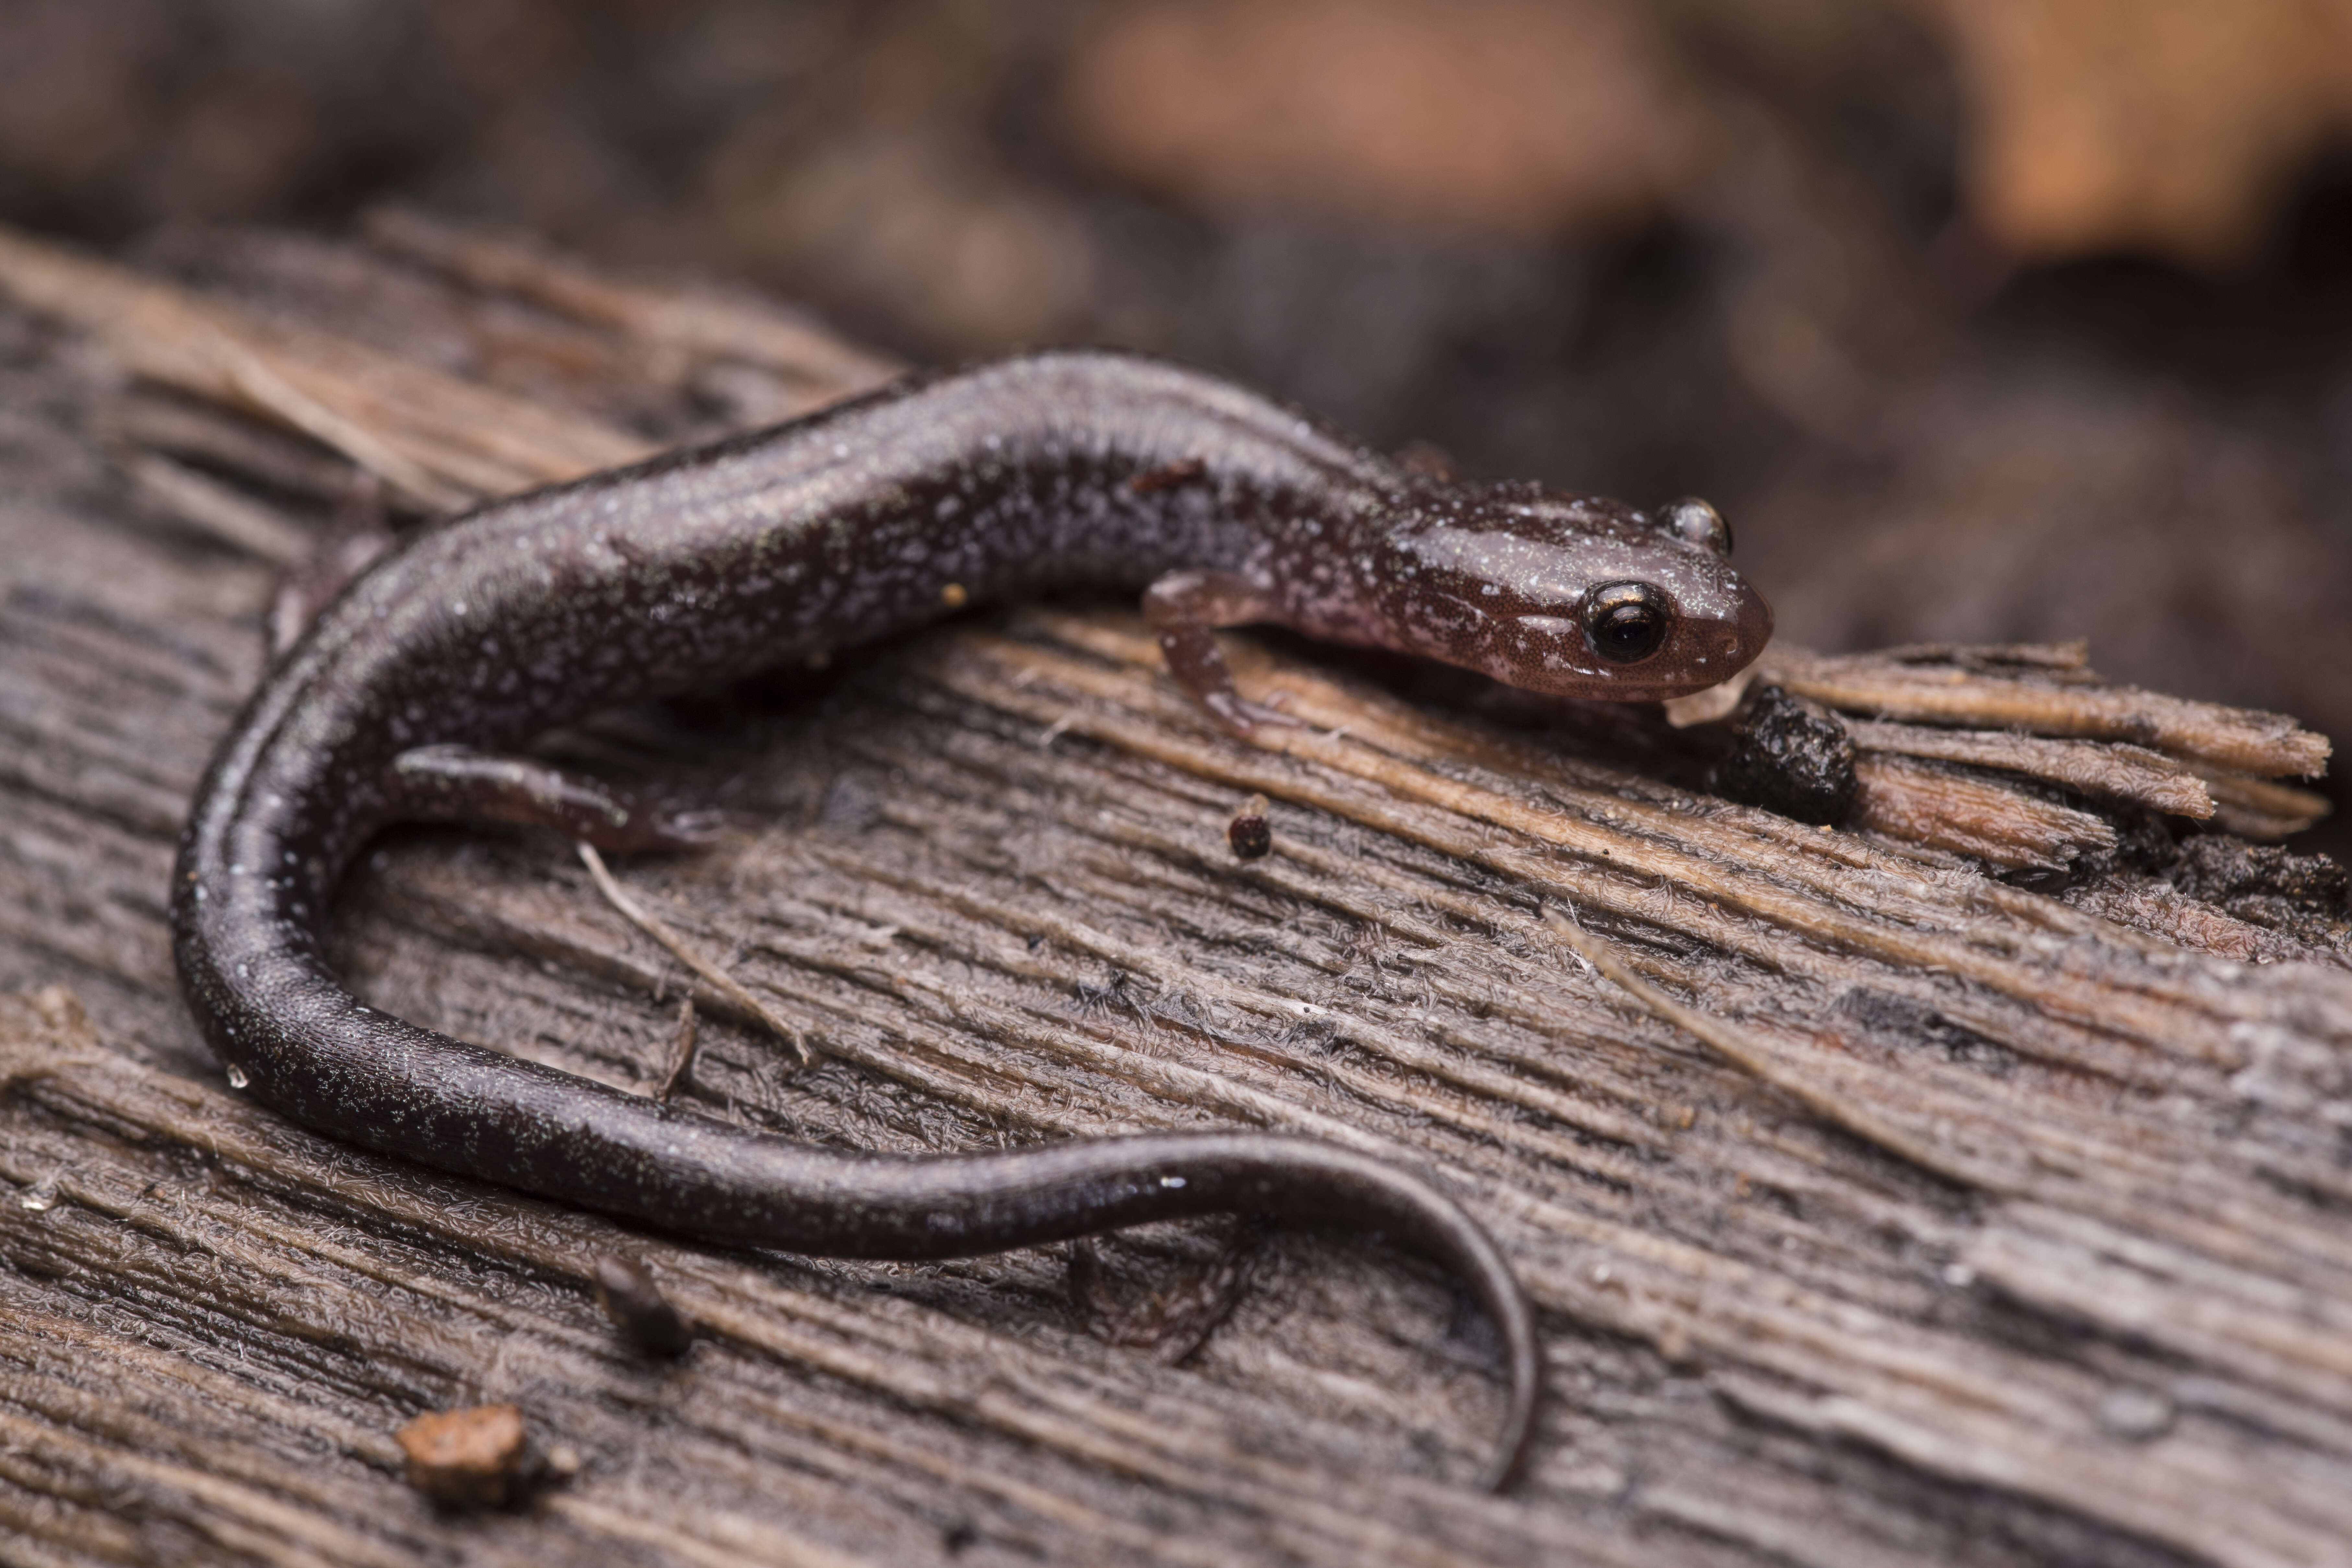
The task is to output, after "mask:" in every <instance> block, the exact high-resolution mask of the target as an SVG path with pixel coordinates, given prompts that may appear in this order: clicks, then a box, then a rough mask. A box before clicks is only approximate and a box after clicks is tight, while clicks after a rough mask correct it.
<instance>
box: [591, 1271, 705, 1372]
mask: <svg viewBox="0 0 2352 1568" xmlns="http://www.w3.org/2000/svg"><path fill="white" fill-rule="evenodd" d="M591 1278H593V1279H594V1280H595V1282H596V1305H598V1306H599V1307H602V1308H603V1309H604V1315H605V1316H606V1317H608V1318H610V1319H612V1320H613V1321H614V1323H615V1324H616V1325H618V1326H619V1328H620V1330H621V1331H622V1332H623V1333H625V1334H626V1335H627V1336H628V1337H629V1340H630V1342H632V1343H633V1344H635V1346H636V1347H637V1348H638V1349H639V1350H641V1351H644V1352H646V1354H648V1355H658V1356H682V1355H684V1354H685V1353H686V1352H688V1351H689V1350H691V1349H693V1348H694V1331H693V1330H692V1329H691V1328H689V1327H688V1324H687V1321H686V1320H685V1318H683V1317H681V1316H680V1315H679V1314H678V1310H677V1308H676V1307H673V1306H672V1305H670V1301H669V1298H668V1297H667V1296H665V1295H663V1294H662V1289H661V1285H660V1282H659V1281H657V1280H656V1279H654V1276H653V1270H651V1269H649V1268H646V1266H645V1265H644V1264H643V1263H640V1262H638V1261H637V1260H636V1259H635V1258H632V1257H630V1256H629V1255H628V1254H627V1253H625V1252H600V1253H598V1254H597V1255H596V1261H595V1264H594V1266H593V1268H592V1269H591Z"/></svg>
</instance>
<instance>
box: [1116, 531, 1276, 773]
mask: <svg viewBox="0 0 2352 1568" xmlns="http://www.w3.org/2000/svg"><path fill="white" fill-rule="evenodd" d="M1143 619H1144V622H1145V624H1146V625H1148V626H1150V627H1151V629H1152V630H1153V631H1154V632H1156V633H1158V634H1159V637H1160V652H1161V653H1162V654H1164V655H1166V656H1167V659H1168V673H1169V674H1171V675H1172V676H1174V677H1175V678H1176V684H1177V685H1179V686H1181V687H1182V688H1183V689H1185V691H1186V692H1188V693H1189V694H1190V695H1191V696H1192V700H1193V701H1195V702H1198V703H1199V704H1200V705H1201V706H1202V707H1203V708H1205V709H1207V710H1209V715H1210V717H1212V718H1213V719H1214V720H1216V721H1217V722H1218V723H1220V724H1222V725H1223V726H1224V727H1225V728H1226V729H1227V730H1229V731H1232V732H1233V733H1234V734H1235V735H1238V736H1240V737H1241V738H1242V739H1244V740H1247V739H1249V737H1250V736H1251V735H1252V734H1253V733H1255V731H1256V729H1257V727H1258V726H1259V725H1260V724H1282V725H1290V726H1293V727H1296V726H1297V725H1298V724H1299V722H1300V721H1298V720H1297V719H1294V718H1292V717H1291V716H1290V715H1289V714H1287V713H1285V712H1283V711H1282V710H1280V709H1278V708H1269V707H1267V706H1266V705H1265V704H1264V703H1261V702H1251V701H1249V700H1245V699H1244V697H1243V696H1242V694H1241V693H1240V692H1239V691H1237V690H1235V689H1234V676H1233V671H1232V670H1230V669H1228V668H1225V656H1224V655H1223V654H1222V653H1220V652H1218V651H1217V638H1216V628H1218V627H1219V626H1249V625H1251V624H1253V623H1255V622H1259V621H1278V620H1280V619H1282V607H1281V605H1279V604H1277V603H1276V600H1275V597H1274V595H1273V594H1271V593H1270V592H1268V591H1267V590H1266V589H1265V588H1264V587H1262V586H1260V585H1259V584H1256V583H1254V582H1252V581H1251V580H1250V579H1249V578H1247V577H1244V576H1243V575H1242V574H1239V573H1237V572H1171V573H1169V574H1167V575H1166V576H1164V577H1162V578H1160V580H1159V581H1158V582H1156V583H1154V584H1151V586H1150V587H1149V588H1147V589H1145V590H1144V593H1143Z"/></svg>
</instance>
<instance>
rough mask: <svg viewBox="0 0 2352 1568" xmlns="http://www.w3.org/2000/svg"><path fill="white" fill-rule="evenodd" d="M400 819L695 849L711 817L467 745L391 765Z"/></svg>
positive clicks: (711, 832) (609, 845) (621, 847)
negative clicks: (492, 825)
mask: <svg viewBox="0 0 2352 1568" xmlns="http://www.w3.org/2000/svg"><path fill="white" fill-rule="evenodd" d="M392 771H393V776H394V780H395V781H396V784H397V787H398V792H399V796H400V808H401V815H402V816H406V817H408V818H409V819H411V820H413V821H418V822H461V823H469V824H481V823H492V822H498V823H508V824H512V825H517V826H525V827H551V828H553V829H555V830H556V831H557V832H559V833H562V834H564V835H567V836H568V837H572V838H578V839H583V840H585V841H586V842H588V843H589V844H592V845H593V846H595V847H597V848H599V849H608V850H612V851H614V852H615V853H621V852H625V851H629V850H638V849H700V848H705V847H709V845H710V844H712V843H714V842H715V841H716V840H717V839H718V837H719V818H718V817H717V816H715V815H713V814H705V813H694V812H674V811H664V810H661V809H659V808H656V806H654V805H651V804H650V803H648V802H646V801H645V800H643V799H641V798H640V797H638V796H637V795H634V794H632V793H631V792H629V791H627V790H624V789H619V788H616V787H614V785H612V784H605V783H604V781H602V780H601V779H593V778H588V777H585V776H583V775H582V774H579V773H566V772H565V771H564V770H563V769H562V768H558V767H554V766H552V765H551V764H549V763H542V762H537V761H534V760H532V759H530V758H529V757H508V756H496V755H492V754H490V753H488V752H478V751H475V750H474V749H473V748H471V747H469V746H452V745H443V746H418V747H416V748H415V750H413V751H406V752H401V753H400V755H399V756H397V757H395V758H394V759H393V764H392Z"/></svg>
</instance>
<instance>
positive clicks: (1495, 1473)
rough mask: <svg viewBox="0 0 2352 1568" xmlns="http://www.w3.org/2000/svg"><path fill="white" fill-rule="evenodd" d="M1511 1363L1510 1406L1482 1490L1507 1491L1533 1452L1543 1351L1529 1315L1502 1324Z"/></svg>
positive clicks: (1481, 1479) (1482, 1477) (1522, 1473)
mask: <svg viewBox="0 0 2352 1568" xmlns="http://www.w3.org/2000/svg"><path fill="white" fill-rule="evenodd" d="M1503 1327H1504V1338H1505V1341H1506V1344H1507V1352H1508V1356H1509V1360H1510V1363H1511V1394H1510V1403H1509V1405H1507V1406H1506V1407H1505V1409H1504V1412H1503V1429H1502V1431H1501V1432H1500V1433H1499V1434H1498V1435H1497V1436H1496V1440H1495V1454H1494V1458H1491V1459H1489V1460H1487V1461H1486V1469H1485V1470H1484V1471H1482V1472H1481V1473H1480V1474H1479V1477H1478V1487H1479V1489H1480V1490H1482V1491H1489V1492H1502V1491H1508V1490H1509V1489H1511V1488H1512V1487H1513V1486H1514V1485H1516V1484H1517V1482H1518V1481H1519V1480H1520V1479H1522V1478H1523V1477H1524V1476H1525V1475H1526V1473H1527V1468H1528V1459H1529V1458H1531V1457H1532V1456H1533V1455H1534V1453H1535V1446H1536V1414H1537V1410H1538V1405H1540V1403H1541V1399H1542V1394H1543V1349H1542V1347H1541V1345H1540V1344H1539V1343H1538V1342H1537V1340H1536V1335H1535V1324H1534V1322H1533V1321H1531V1315H1528V1316H1527V1317H1521V1318H1520V1320H1519V1321H1515V1322H1509V1323H1506V1324H1504V1325H1503Z"/></svg>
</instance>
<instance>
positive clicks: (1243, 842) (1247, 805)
mask: <svg viewBox="0 0 2352 1568" xmlns="http://www.w3.org/2000/svg"><path fill="white" fill-rule="evenodd" d="M1273 809H1274V803H1273V802H1271V801H1269V800H1267V799H1266V798H1265V796H1264V795H1252V796H1250V797H1249V799H1247V800H1245V801H1244V802H1242V808H1241V809H1240V810H1239V811H1237V812H1235V813H1234V819H1233V820H1232V821H1231V822H1229V823H1227V824H1225V842H1226V843H1228V844H1230V845H1232V846H1233V847H1234V856H1235V858H1239V859H1243V860H1257V859H1262V858H1265V856H1266V855H1267V854H1268V853H1270V852H1271V851H1272V850H1273V848H1274V826H1273V825H1272V824H1271V823H1269V822H1267V821H1266V819H1265V814H1266V813H1267V812H1269V811H1272V810H1273Z"/></svg>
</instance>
